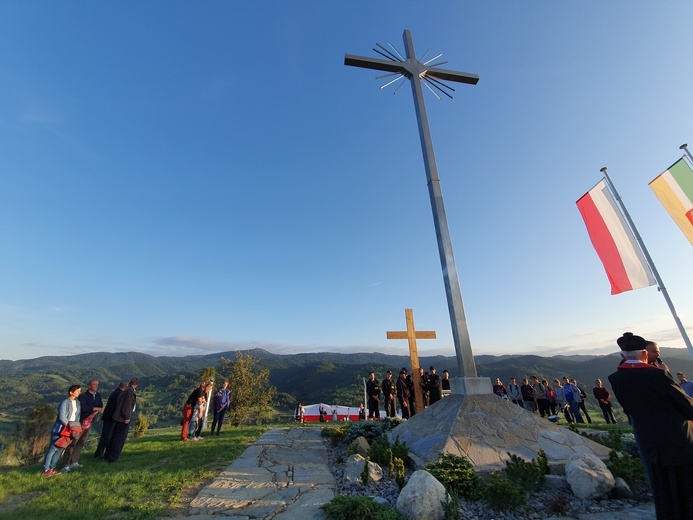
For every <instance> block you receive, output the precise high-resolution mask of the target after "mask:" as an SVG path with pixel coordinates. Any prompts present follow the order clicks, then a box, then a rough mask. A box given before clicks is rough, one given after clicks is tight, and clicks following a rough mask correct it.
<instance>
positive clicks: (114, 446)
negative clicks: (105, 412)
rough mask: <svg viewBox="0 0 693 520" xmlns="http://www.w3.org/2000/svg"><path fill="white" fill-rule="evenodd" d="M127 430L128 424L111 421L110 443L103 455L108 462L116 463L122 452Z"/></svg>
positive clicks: (128, 428)
mask: <svg viewBox="0 0 693 520" xmlns="http://www.w3.org/2000/svg"><path fill="white" fill-rule="evenodd" d="M129 430H130V423H128V424H125V423H122V422H118V421H113V435H112V436H111V441H110V442H109V443H108V446H107V447H106V453H105V454H104V458H105V459H106V460H107V461H108V462H116V461H117V460H118V459H119V458H120V452H122V451H123V447H124V446H125V441H126V440H127V438H128V431H129Z"/></svg>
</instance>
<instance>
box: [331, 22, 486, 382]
mask: <svg viewBox="0 0 693 520" xmlns="http://www.w3.org/2000/svg"><path fill="white" fill-rule="evenodd" d="M403 38H404V48H405V53H406V59H400V58H401V56H397V55H396V54H393V53H391V52H390V51H388V50H387V49H385V48H384V47H381V49H383V50H384V51H385V53H383V52H381V51H379V50H377V49H374V50H375V51H376V52H378V53H379V54H381V55H383V56H385V57H386V58H388V60H389V61H388V60H381V59H374V58H364V57H361V56H352V55H349V54H347V55H346V56H345V57H344V64H345V65H351V66H353V67H362V68H366V69H375V70H384V71H387V72H391V73H393V74H394V75H396V74H402V75H403V76H404V77H406V78H407V79H409V80H410V82H411V89H412V93H413V95H414V108H415V109H416V120H417V122H418V125H419V136H420V138H421V149H422V151H423V159H424V165H425V168H426V179H427V182H428V193H429V197H430V199H431V208H432V209H433V222H434V224H435V229H436V238H437V240H438V252H439V254H440V263H441V265H442V268H443V281H444V283H445V294H446V296H447V301H448V309H449V312H450V322H451V325H452V337H453V341H454V343H455V354H456V356H457V366H458V369H459V372H460V375H461V376H463V377H477V373H476V365H475V364H474V355H473V354H472V346H471V341H470V339H469V330H468V329H467V319H466V318H465V314H464V305H463V302H462V291H461V290H460V282H459V279H458V277H457V266H456V265H455V256H454V254H453V249H452V241H451V240H450V231H449V229H448V220H447V217H446V215H445V206H444V204H443V192H442V190H441V188H440V177H439V176H438V167H437V166H436V159H435V154H434V152H433V140H432V139H431V131H430V129H429V127H428V116H427V115H426V105H425V104H424V97H423V89H422V82H424V81H425V82H426V83H425V84H426V86H427V87H428V88H429V89H430V90H431V91H432V92H433V88H432V87H431V85H433V87H434V88H436V89H438V90H439V91H440V92H443V93H444V94H446V95H448V96H449V94H447V92H445V91H444V90H443V89H442V88H441V87H446V88H450V87H448V86H447V85H445V84H444V83H442V82H441V81H439V80H447V81H455V82H458V83H468V84H471V85H475V84H476V83H477V82H478V81H479V77H478V76H477V75H475V74H468V73H465V72H455V71H450V70H445V69H439V68H437V67H435V64H434V65H431V66H428V65H427V64H426V63H430V61H433V60H430V61H429V62H426V63H421V62H420V61H419V60H418V59H417V58H416V53H415V52H414V43H413V42H412V38H411V33H410V32H409V30H405V31H404V35H403ZM434 94H435V92H434ZM436 95H437V94H436Z"/></svg>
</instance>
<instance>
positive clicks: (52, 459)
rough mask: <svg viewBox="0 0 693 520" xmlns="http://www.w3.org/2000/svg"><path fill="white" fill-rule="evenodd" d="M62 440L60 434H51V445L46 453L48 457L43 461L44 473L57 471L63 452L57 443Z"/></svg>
mask: <svg viewBox="0 0 693 520" xmlns="http://www.w3.org/2000/svg"><path fill="white" fill-rule="evenodd" d="M59 438H60V434H59V433H58V434H53V433H51V441H50V442H51V444H50V447H49V448H48V452H47V453H46V457H45V458H44V459H43V471H48V470H49V469H55V467H56V466H57V465H58V461H59V460H60V455H61V454H62V452H63V450H62V449H61V448H58V447H57V446H56V445H55V441H57V440H58V439H59Z"/></svg>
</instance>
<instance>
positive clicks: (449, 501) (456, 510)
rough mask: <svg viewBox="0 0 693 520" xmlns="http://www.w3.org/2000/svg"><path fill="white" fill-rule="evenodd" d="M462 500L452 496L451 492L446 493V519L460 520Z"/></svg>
mask: <svg viewBox="0 0 693 520" xmlns="http://www.w3.org/2000/svg"><path fill="white" fill-rule="evenodd" d="M459 502H460V500H459V498H457V497H454V496H452V495H451V494H450V493H447V492H446V493H445V500H444V501H443V504H442V505H443V517H444V518H445V520H460V516H461V515H460V503H459Z"/></svg>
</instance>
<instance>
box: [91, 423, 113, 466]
mask: <svg viewBox="0 0 693 520" xmlns="http://www.w3.org/2000/svg"><path fill="white" fill-rule="evenodd" d="M114 425H115V422H114V421H112V420H109V421H106V420H104V421H103V427H102V428H101V437H99V445H98V446H97V447H96V452H95V453H94V458H95V459H98V458H101V457H103V453H104V451H106V446H108V443H109V442H111V436H112V435H113V426H114Z"/></svg>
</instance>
